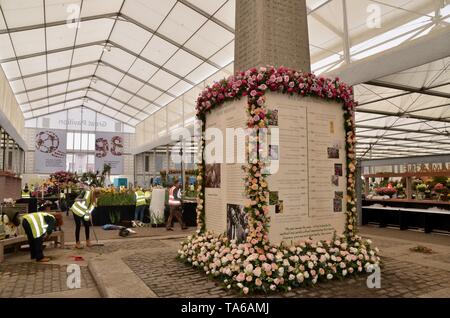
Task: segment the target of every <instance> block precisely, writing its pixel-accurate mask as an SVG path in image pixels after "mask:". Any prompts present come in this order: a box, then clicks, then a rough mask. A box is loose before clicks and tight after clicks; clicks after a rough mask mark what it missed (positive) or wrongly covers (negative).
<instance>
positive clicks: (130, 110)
mask: <svg viewBox="0 0 450 318" xmlns="http://www.w3.org/2000/svg"><path fill="white" fill-rule="evenodd" d="M121 111H122V112H124V113H125V114H128V115H130V116H133V117H134V116H136V114H137V113H139V111H138V110H136V109H134V108H132V107H130V106H127V105H125V106H123V108H122V110H121Z"/></svg>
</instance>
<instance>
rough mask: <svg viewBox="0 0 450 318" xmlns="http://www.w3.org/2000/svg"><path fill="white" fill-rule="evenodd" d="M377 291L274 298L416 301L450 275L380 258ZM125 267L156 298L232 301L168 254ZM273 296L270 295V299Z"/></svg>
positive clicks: (326, 290) (352, 286) (333, 290)
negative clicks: (356, 298) (218, 298)
mask: <svg viewBox="0 0 450 318" xmlns="http://www.w3.org/2000/svg"><path fill="white" fill-rule="evenodd" d="M383 261H384V264H385V265H384V266H383V268H382V271H381V288H380V289H369V288H367V285H366V276H365V275H364V276H360V277H358V278H355V279H348V280H343V281H331V282H327V283H320V284H318V285H317V286H315V287H312V288H298V289H294V290H292V291H291V292H288V293H284V294H280V295H276V296H277V297H305V298H310V297H312V298H322V297H323V298H330V297H344V298H345V297H349V298H355V297H419V296H421V295H425V294H428V293H430V292H433V291H438V290H441V289H444V288H447V287H449V286H450V272H444V273H443V272H442V271H441V270H439V269H435V268H430V267H426V266H421V265H417V264H414V263H409V262H403V261H401V260H396V259H392V258H384V259H383ZM125 262H126V264H127V265H128V266H129V267H130V268H131V269H132V270H133V271H134V272H135V273H136V274H137V275H138V276H139V278H141V279H142V280H143V281H144V283H145V284H146V285H147V286H148V287H149V288H150V289H152V290H153V291H154V292H155V293H156V294H157V296H159V297H230V296H231V297H234V296H236V294H235V293H232V292H227V291H225V290H224V289H223V288H222V287H221V286H219V285H217V283H216V282H215V281H213V280H210V279H208V278H207V277H206V276H205V275H203V274H202V273H200V272H199V271H196V270H193V269H191V268H190V267H189V266H186V265H184V264H182V263H180V262H178V261H177V260H176V259H175V258H174V256H173V254H169V253H146V254H142V253H137V254H135V255H132V256H129V257H128V258H126V259H125ZM274 296H275V295H273V294H272V295H271V297H274Z"/></svg>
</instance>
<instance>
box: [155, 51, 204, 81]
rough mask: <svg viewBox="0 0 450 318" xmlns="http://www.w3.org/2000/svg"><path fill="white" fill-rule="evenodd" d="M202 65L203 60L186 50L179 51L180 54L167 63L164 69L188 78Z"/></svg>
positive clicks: (176, 54)
mask: <svg viewBox="0 0 450 318" xmlns="http://www.w3.org/2000/svg"><path fill="white" fill-rule="evenodd" d="M201 63H202V60H200V59H199V58H197V57H195V56H193V55H192V54H190V53H188V52H186V51H184V50H178V52H177V53H175V54H174V56H172V57H171V58H170V60H168V61H167V63H166V64H165V65H164V67H165V68H167V69H168V70H170V71H172V72H174V73H176V74H178V75H180V76H186V75H187V74H188V73H189V72H191V71H192V70H193V69H194V68H196V67H197V66H199V65H200V64H201Z"/></svg>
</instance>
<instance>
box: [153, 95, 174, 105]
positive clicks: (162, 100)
mask: <svg viewBox="0 0 450 318" xmlns="http://www.w3.org/2000/svg"><path fill="white" fill-rule="evenodd" d="M173 100H174V98H173V97H172V96H170V95H167V94H162V95H161V96H160V97H158V98H157V99H156V100H155V103H157V104H158V105H161V106H165V105H167V104H168V103H170V102H171V101H173Z"/></svg>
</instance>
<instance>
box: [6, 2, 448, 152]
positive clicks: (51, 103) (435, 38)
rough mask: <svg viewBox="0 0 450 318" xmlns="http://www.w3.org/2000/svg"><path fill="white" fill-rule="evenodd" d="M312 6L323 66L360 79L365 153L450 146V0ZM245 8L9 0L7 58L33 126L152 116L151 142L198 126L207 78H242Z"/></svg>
mask: <svg viewBox="0 0 450 318" xmlns="http://www.w3.org/2000/svg"><path fill="white" fill-rule="evenodd" d="M307 5H308V10H309V13H308V25H309V38H310V53H311V63H312V69H313V71H315V72H316V73H327V74H329V75H332V76H336V75H338V76H341V77H342V78H343V79H344V80H346V81H348V82H349V83H351V84H354V85H355V95H356V99H357V100H358V101H359V106H358V111H357V116H356V120H357V140H358V146H357V147H358V156H359V157H361V158H385V157H394V156H413V155H424V154H446V153H449V152H450V138H449V136H450V70H449V67H450V27H449V23H450V4H449V3H448V1H446V0H420V1H418V0H382V1H377V0H328V1H327V0H307ZM234 10H235V1H234V0H178V1H176V0H164V1H162V0H78V1H76V0H0V64H1V66H2V68H3V70H4V72H5V74H6V76H7V78H8V80H9V82H10V85H11V88H12V89H13V91H14V93H15V96H16V99H17V101H18V103H19V105H20V108H21V109H22V111H23V114H24V117H25V119H26V122H27V125H28V126H33V125H35V123H37V119H38V118H42V117H45V116H50V115H51V114H57V113H58V112H61V111H65V110H69V109H74V110H76V109H79V108H80V107H83V109H87V110H90V111H94V112H98V113H100V114H104V115H107V116H109V117H112V118H114V119H116V120H119V121H121V122H123V123H126V124H127V125H129V126H132V127H136V130H138V129H140V128H139V127H140V126H142V125H144V123H143V122H150V120H151V121H152V125H153V126H152V128H151V129H150V134H153V135H154V136H149V138H148V139H149V140H152V139H155V138H157V137H158V133H160V132H161V131H166V132H167V131H170V129H171V128H172V127H178V126H179V125H185V124H186V123H188V120H187V118H188V117H189V116H191V117H192V113H193V104H194V100H195V95H196V94H197V93H198V92H199V91H200V89H201V88H202V87H203V85H204V84H205V83H206V84H208V83H209V81H210V80H211V79H218V78H221V77H223V76H227V75H228V74H231V73H232V62H233V59H234ZM78 17H79V18H78ZM377 17H380V19H379V20H377ZM378 22H379V23H378ZM180 100H182V103H181V104H179V101H180ZM185 103H186V104H185ZM180 105H181V106H180ZM180 107H181V108H182V110H181V111H178V112H179V113H180V112H181V114H182V115H181V116H179V118H180V119H179V125H172V124H171V122H170V121H171V119H170V118H168V117H170V116H171V109H172V110H173V109H174V110H175V111H174V112H172V113H177V109H179V108H180ZM167 109H169V110H167ZM161 114H165V115H164V116H163V115H161ZM188 115H189V116H188ZM158 116H159V117H158ZM162 117H165V118H166V119H165V120H164V121H161V120H160V118H162ZM177 120H178V119H177ZM161 122H163V125H165V127H160V126H158V125H160V124H159V123H161ZM145 125H147V123H145ZM144 130H145V131H147V130H148V129H144Z"/></svg>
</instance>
